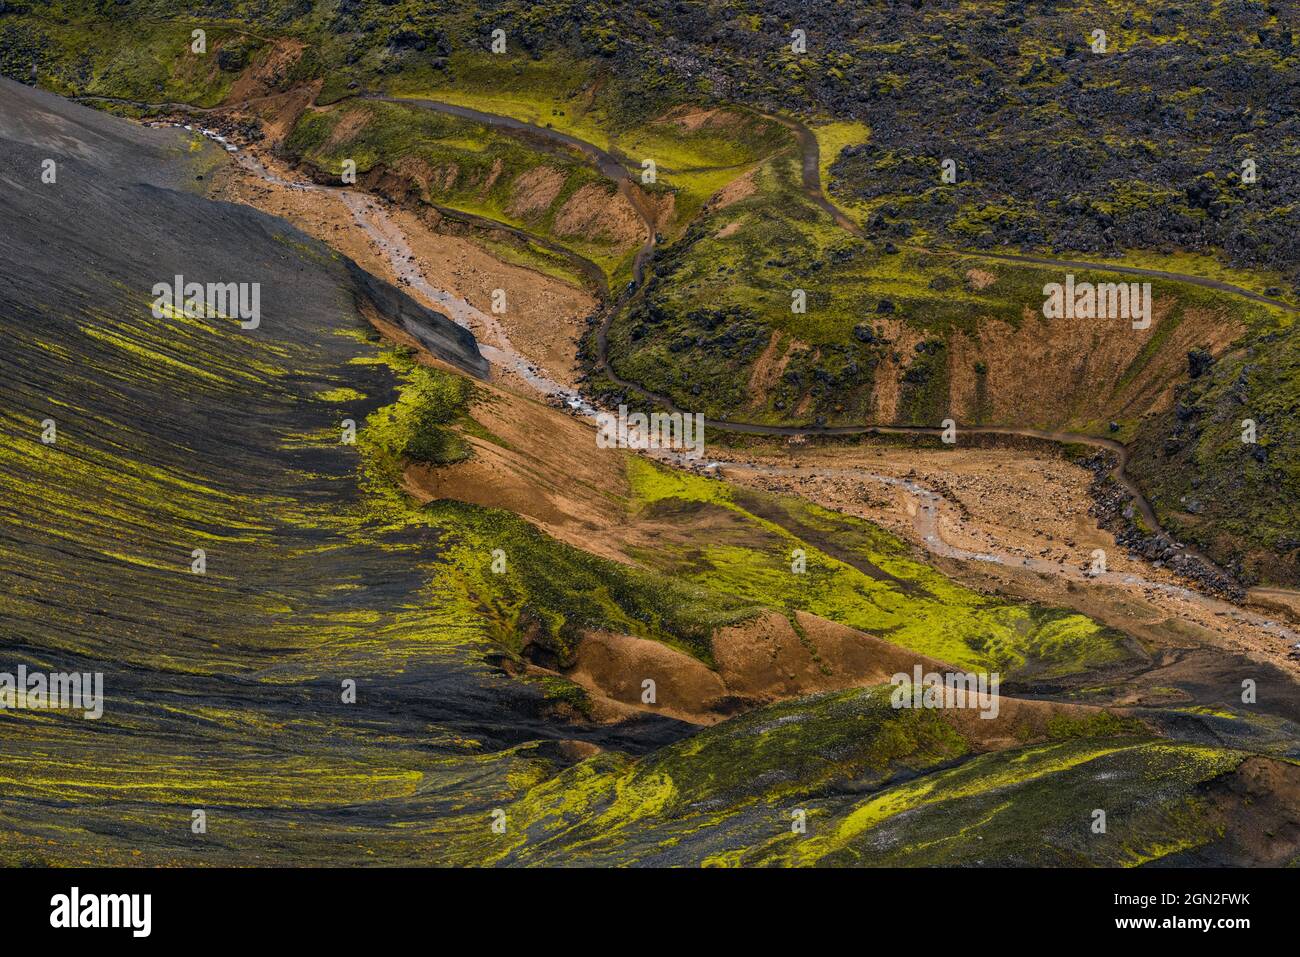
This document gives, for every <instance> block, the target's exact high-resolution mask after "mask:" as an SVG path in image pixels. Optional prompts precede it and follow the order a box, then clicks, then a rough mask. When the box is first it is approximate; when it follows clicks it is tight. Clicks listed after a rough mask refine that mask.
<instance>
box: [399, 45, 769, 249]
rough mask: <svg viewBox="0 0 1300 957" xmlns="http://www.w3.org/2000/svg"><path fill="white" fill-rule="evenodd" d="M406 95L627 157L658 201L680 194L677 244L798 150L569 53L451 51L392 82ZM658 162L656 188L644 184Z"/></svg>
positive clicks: (751, 125)
mask: <svg viewBox="0 0 1300 957" xmlns="http://www.w3.org/2000/svg"><path fill="white" fill-rule="evenodd" d="M386 85H387V88H388V89H389V91H390V92H393V93H395V94H398V95H401V96H423V97H428V98H431V99H436V100H441V101H443V102H447V103H454V104H456V105H458V106H466V107H470V108H471V109H476V110H479V111H481V112H485V113H496V114H499V115H503V116H511V117H514V118H515V119H519V120H523V121H525V122H528V123H532V124H534V125H537V126H545V127H548V128H552V129H555V130H557V131H559V132H562V133H566V134H568V135H570V136H575V137H577V138H578V139H581V140H585V141H586V142H588V143H592V144H594V145H595V146H597V147H599V148H600V149H602V150H605V151H607V152H609V153H611V154H613V155H615V156H618V157H621V158H622V159H623V161H624V163H625V165H627V167H628V168H629V170H630V171H631V172H632V174H633V176H634V178H635V179H636V181H637V182H638V183H639V184H641V185H642V186H643V187H644V188H645V189H646V191H647V192H649V193H650V194H651V195H652V196H657V197H660V198H661V199H662V198H663V197H664V196H665V195H666V194H672V197H673V210H672V215H671V217H668V218H667V219H666V220H665V222H664V223H663V224H662V229H663V231H664V232H665V234H666V235H668V236H669V237H674V236H676V235H677V234H679V233H680V231H681V230H682V229H683V228H684V227H685V226H686V225H687V224H688V223H689V222H691V221H692V220H693V219H694V218H695V216H696V215H697V214H698V213H699V210H700V208H701V207H702V206H703V204H704V203H705V202H706V201H707V200H708V199H709V197H711V196H712V195H714V194H715V193H716V192H717V191H718V190H719V189H721V188H722V187H724V186H726V185H727V184H728V183H729V182H731V181H732V180H734V179H736V178H737V177H739V176H741V175H743V174H744V173H745V172H746V170H747V169H749V168H750V167H752V166H753V165H754V164H756V163H758V162H760V161H761V160H763V159H764V158H765V157H767V156H769V155H771V154H773V153H776V152H779V151H782V150H786V149H790V148H791V147H792V146H793V138H792V137H791V136H790V135H789V133H788V132H787V131H786V130H785V129H784V128H783V127H782V126H781V125H780V124H778V123H775V122H773V121H771V120H767V119H765V118H763V117H761V116H759V115H758V114H756V113H754V112H753V111H750V110H745V109H741V108H737V107H733V106H716V107H712V106H710V107H704V106H702V107H699V110H700V111H707V112H708V113H710V114H712V115H710V116H709V117H708V118H707V119H704V120H699V121H694V122H693V121H692V120H690V119H684V117H689V116H690V114H691V113H693V112H695V111H696V108H695V107H693V106H691V105H690V104H692V103H693V102H695V101H697V100H698V99H699V98H698V97H696V96H692V95H690V93H689V92H688V91H685V90H681V89H679V88H677V87H675V86H668V87H654V88H650V89H647V88H646V84H645V83H642V82H629V80H627V79H626V78H620V77H619V76H617V75H611V74H610V73H608V72H607V71H605V70H603V69H601V68H600V66H599V65H598V64H593V63H585V64H584V63H580V62H577V61H574V60H572V59H571V58H568V57H565V56H563V55H549V56H545V57H540V58H529V57H525V56H522V55H520V56H510V55H506V56H490V55H488V56H485V55H483V54H482V53H480V52H477V51H463V52H457V53H453V54H452V55H451V56H450V57H449V58H448V63H447V65H446V67H445V68H444V69H441V70H437V71H434V70H423V69H419V68H417V69H414V70H410V71H405V72H403V73H402V74H401V75H400V76H398V77H395V78H393V79H392V80H391V81H388V83H387V84H386ZM647 159H649V160H653V161H654V163H655V182H654V183H644V182H643V181H642V178H641V174H642V171H643V165H642V164H643V162H644V161H645V160H647Z"/></svg>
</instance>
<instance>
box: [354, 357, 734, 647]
mask: <svg viewBox="0 0 1300 957" xmlns="http://www.w3.org/2000/svg"><path fill="white" fill-rule="evenodd" d="M387 359H388V361H389V362H390V363H391V364H392V366H393V368H394V369H395V370H396V371H397V372H398V374H399V375H400V377H401V382H402V385H401V389H400V394H399V397H398V400H397V401H396V402H395V403H393V404H392V405H390V406H386V407H384V408H382V409H379V410H377V411H376V412H374V413H373V414H371V416H370V417H369V418H368V419H367V420H366V423H365V426H364V428H363V429H362V430H361V432H360V433H359V435H358V445H359V446H360V448H361V461H362V466H361V468H362V479H361V481H362V485H363V487H364V488H366V489H367V490H368V492H369V501H368V507H369V508H370V509H371V510H372V511H373V513H374V514H375V515H376V517H377V518H379V519H380V520H381V521H383V522H385V523H388V524H391V525H392V526H394V527H401V526H412V527H429V528H433V529H437V530H438V533H439V543H440V548H441V549H442V556H441V557H442V561H443V564H442V565H441V566H440V568H439V569H438V570H437V571H436V572H435V573H434V575H433V581H432V584H431V586H430V588H431V589H432V591H433V592H434V593H435V594H436V595H437V596H438V601H439V603H440V604H441V605H442V606H444V607H446V608H450V609H455V610H456V612H457V614H458V615H460V616H463V618H464V620H466V621H467V622H468V621H476V622H479V623H481V626H482V628H483V629H484V630H485V632H486V633H487V634H488V635H490V637H491V638H492V639H493V640H494V641H495V642H496V643H497V644H498V645H499V646H500V647H501V648H502V649H504V650H505V651H507V652H508V653H511V654H515V655H518V654H520V653H521V652H523V651H524V650H525V649H526V648H527V647H528V646H535V647H534V649H533V652H530V653H534V654H535V652H536V651H537V650H539V649H540V650H543V651H545V652H546V653H547V654H548V655H549V656H550V657H549V658H548V661H550V662H553V663H558V664H566V663H568V662H570V661H571V660H572V657H573V653H574V650H575V648H576V645H577V643H578V642H579V641H580V640H581V636H582V633H583V632H584V631H588V630H597V629H598V630H605V631H613V632H617V633H624V634H631V635H637V636H639V637H643V638H649V639H652V640H656V641H661V642H663V643H665V644H667V645H669V646H671V647H675V648H677V649H678V650H681V651H683V652H685V653H687V654H690V655H693V656H695V657H697V658H700V659H701V660H703V661H704V662H705V663H709V664H711V663H712V645H711V636H712V634H713V632H714V631H715V630H716V629H717V628H719V627H723V626H725V625H730V624H735V623H737V622H739V621H742V620H744V619H745V618H747V617H752V616H753V615H754V614H757V612H758V611H759V608H758V607H757V606H756V605H754V604H753V603H750V602H746V601H744V600H742V599H738V598H736V597H733V596H729V595H726V594H724V593H721V592H718V591H716V590H712V589H709V588H707V587H701V586H700V585H697V584H696V583H693V582H690V581H683V580H680V579H675V578H672V577H670V576H666V575H662V574H657V573H654V572H648V571H645V570H641V569H637V568H633V567H629V566H626V565H622V564H620V563H617V562H612V561H609V560H608V559H604V558H599V557H597V556H594V555H591V554H588V553H586V552H583V551H580V550H579V549H576V548H573V547H572V546H569V545H566V544H564V543H562V542H559V541H557V540H555V539H553V538H551V537H550V536H548V535H546V534H545V533H543V532H541V531H539V530H538V529H537V528H536V527H534V526H533V525H531V524H529V523H528V522H527V521H526V520H524V519H522V518H520V517H519V516H517V515H515V514H513V513H512V512H508V511H505V510H502V509H487V508H480V507H477V506H472V505H467V504H464V503H461V502H454V501H448V500H440V501H436V502H433V503H430V504H429V505H426V506H417V505H416V504H415V503H414V502H412V501H411V499H410V498H409V496H408V495H407V493H406V491H405V485H404V482H403V473H404V471H405V469H406V468H407V466H409V465H411V464H417V465H421V464H422V465H431V466H434V467H437V466H441V465H449V464H452V463H454V462H457V461H461V460H463V459H464V458H466V457H468V456H469V455H471V454H472V451H471V448H472V446H471V443H470V442H469V441H468V438H467V436H478V437H484V436H485V435H486V431H485V430H483V428H482V426H479V425H478V424H477V423H475V422H474V421H473V419H472V416H471V414H470V411H469V410H470V405H471V400H472V397H473V387H472V386H471V385H470V384H469V382H468V381H467V380H465V379H463V378H462V377H460V376H457V375H455V374H453V373H449V372H443V371H441V370H437V369H433V368H430V367H428V366H423V365H416V364H414V363H413V362H412V361H411V359H410V357H409V356H408V355H405V354H403V353H401V352H397V351H390V352H389V353H387ZM487 437H488V438H489V439H490V438H491V437H490V435H489V436H487ZM494 566H495V568H494Z"/></svg>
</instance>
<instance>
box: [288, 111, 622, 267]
mask: <svg viewBox="0 0 1300 957" xmlns="http://www.w3.org/2000/svg"><path fill="white" fill-rule="evenodd" d="M286 149H287V150H288V151H289V153H290V155H291V156H293V157H294V158H295V159H296V160H297V161H299V162H302V163H306V164H308V165H310V166H312V167H315V168H316V169H318V170H320V171H321V173H322V174H325V175H328V176H338V175H339V174H341V173H342V171H343V163H344V161H345V160H347V159H351V160H352V161H354V162H355V163H356V166H357V173H358V175H360V176H365V174H367V173H371V172H372V171H373V172H374V173H375V174H376V175H377V176H381V175H383V174H390V175H395V176H398V177H400V178H403V179H405V180H406V181H407V184H408V188H409V189H410V190H412V191H414V192H415V194H416V195H417V196H418V198H420V199H421V200H423V201H425V202H428V203H432V204H435V205H438V206H442V207H447V208H450V209H454V210H460V211H462V212H466V213H470V214H473V215H476V216H482V217H486V218H488V219H493V220H496V221H499V222H504V223H508V224H510V225H512V226H516V227H518V228H520V229H523V230H526V231H528V232H531V233H534V234H536V235H539V236H542V237H544V238H546V239H549V240H551V241H553V242H556V243H558V244H560V245H562V246H566V247H568V248H572V249H573V250H574V251H575V252H577V253H579V254H580V255H582V256H584V257H586V258H588V259H591V260H594V261H595V262H596V263H598V264H599V265H600V266H601V268H602V269H603V270H604V271H605V274H606V276H607V277H609V278H610V280H611V282H612V281H614V278H613V277H616V276H622V275H623V274H624V273H627V274H629V275H630V269H631V259H632V256H633V254H634V253H635V251H636V249H637V248H638V247H639V245H640V240H639V239H637V238H630V239H629V238H626V237H618V236H613V235H600V234H596V235H592V234H589V233H587V232H583V233H582V234H578V233H575V232H574V231H572V229H570V230H568V231H566V232H564V233H563V234H561V231H560V229H559V228H558V227H557V220H558V219H559V217H560V213H561V211H562V210H563V209H564V206H565V204H566V203H567V202H568V201H569V200H570V199H572V197H573V196H574V194H575V193H577V192H578V191H579V190H581V189H583V188H584V187H589V186H596V187H597V188H599V189H601V190H603V191H605V192H606V193H608V194H611V195H612V193H613V191H614V186H613V184H611V183H609V182H608V181H607V180H605V179H604V177H602V176H601V175H600V173H599V172H598V171H597V170H595V169H594V168H592V167H591V166H589V165H588V164H587V163H585V162H584V161H583V160H582V159H581V158H580V157H578V156H576V155H569V154H567V153H564V152H561V151H549V150H547V151H544V150H542V149H540V148H538V147H537V146H536V145H535V144H529V143H528V142H527V141H525V140H521V139H516V138H514V137H511V136H507V135H505V134H502V133H498V132H496V131H494V130H492V128H491V127H487V126H483V125H481V124H478V123H473V122H470V121H468V120H463V119H460V118H458V117H453V116H447V115H445V114H441V113H436V112H434V111H432V110H425V109H421V108H419V107H417V106H406V105H402V104H394V103H384V102H373V101H372V102H350V103H348V104H345V105H343V106H339V107H335V108H333V109H330V110H326V111H317V112H309V113H305V114H304V115H303V116H302V118H301V119H300V120H299V121H298V123H297V125H296V126H295V128H294V130H293V132H292V134H291V135H290V137H289V139H288V141H287V143H286ZM529 173H535V175H537V176H539V177H540V178H541V179H543V180H550V179H552V178H555V179H557V180H558V183H557V186H558V188H557V189H556V190H555V191H554V195H547V194H545V193H544V194H543V195H542V197H541V200H540V201H531V200H530V198H529V195H528V191H529V189H530V187H529V186H528V183H529V180H527V179H525V180H523V181H521V179H520V178H521V177H524V176H527V175H528V174H529ZM531 188H532V189H533V190H537V191H539V192H542V191H544V189H545V187H544V186H543V185H542V183H540V182H539V183H538V184H536V185H534V186H532V187H531ZM398 198H400V197H398Z"/></svg>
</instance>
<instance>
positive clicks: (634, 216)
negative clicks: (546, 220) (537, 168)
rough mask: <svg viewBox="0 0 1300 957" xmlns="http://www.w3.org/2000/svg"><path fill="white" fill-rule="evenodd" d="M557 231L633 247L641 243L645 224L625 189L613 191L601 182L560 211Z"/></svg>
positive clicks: (587, 188) (570, 201)
mask: <svg viewBox="0 0 1300 957" xmlns="http://www.w3.org/2000/svg"><path fill="white" fill-rule="evenodd" d="M555 234H556V235H557V236H583V237H587V238H590V239H602V240H606V241H608V242H613V243H617V244H618V245H621V246H628V247H631V246H635V245H639V244H640V243H641V239H642V237H643V236H644V235H645V224H644V223H643V222H642V219H641V216H640V215H639V214H638V213H637V211H636V209H635V207H633V205H632V204H631V202H629V201H628V199H627V198H626V197H625V196H624V195H623V194H622V193H621V192H611V191H610V190H609V189H608V188H607V187H605V186H604V185H602V184H600V183H588V184H587V185H586V186H584V187H582V188H581V189H580V190H578V191H577V192H576V193H574V194H573V195H572V196H570V197H569V198H568V200H566V201H565V203H564V205H563V206H561V207H560V211H559V212H558V213H556V215H555Z"/></svg>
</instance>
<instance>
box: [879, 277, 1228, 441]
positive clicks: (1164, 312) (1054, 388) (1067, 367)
mask: <svg viewBox="0 0 1300 957" xmlns="http://www.w3.org/2000/svg"><path fill="white" fill-rule="evenodd" d="M971 272H975V270H971ZM1167 324H1172V325H1173V327H1172V328H1171V329H1166V328H1164V327H1165V326H1166V325H1167ZM1049 331H1050V333H1051V334H1050V335H1048V334H1047V333H1048V332H1049ZM1242 332H1243V327H1242V326H1241V324H1240V323H1239V322H1237V321H1236V320H1234V319H1232V318H1231V317H1230V316H1229V315H1227V314H1226V313H1224V312H1222V311H1218V310H1208V309H1198V308H1188V309H1185V310H1184V311H1183V312H1182V313H1181V314H1180V315H1179V316H1178V317H1175V316H1174V302H1173V300H1170V299H1158V300H1156V301H1155V302H1154V303H1153V305H1152V321H1151V327H1150V328H1149V329H1134V328H1133V327H1132V324H1131V323H1130V322H1129V321H1128V320H1120V319H1098V320H1077V321H1064V320H1059V319H1046V318H1044V317H1043V315H1042V313H1041V311H1038V310H1035V309H1030V308H1026V310H1025V314H1024V317H1023V319H1022V320H1021V322H1020V324H1019V325H1018V326H1012V325H1011V324H1009V323H1006V322H1001V321H998V320H994V319H984V320H982V321H981V322H980V323H979V324H978V332H977V333H976V334H974V335H970V334H967V335H956V336H953V337H952V338H951V339H950V341H949V364H948V376H949V395H950V404H949V408H950V409H951V410H952V411H953V412H954V413H956V417H957V418H958V420H959V421H960V420H962V419H966V420H975V419H976V417H977V416H979V415H980V414H981V412H982V413H983V420H984V421H987V422H996V423H1003V422H1016V423H1026V424H1034V425H1043V426H1059V425H1067V424H1070V423H1088V422H1104V421H1107V420H1111V419H1129V418H1136V417H1139V416H1141V415H1144V414H1146V413H1149V412H1152V411H1158V410H1161V409H1164V408H1166V407H1167V406H1168V404H1169V402H1170V401H1172V395H1173V388H1174V386H1175V385H1176V384H1177V383H1178V382H1179V381H1181V380H1182V379H1184V378H1185V376H1186V371H1187V353H1188V351H1189V350H1191V349H1195V348H1198V347H1206V348H1208V349H1209V350H1210V351H1211V353H1213V354H1215V355H1218V354H1221V353H1222V352H1223V351H1224V350H1226V349H1227V348H1228V346H1229V345H1230V344H1231V343H1232V342H1233V341H1234V340H1236V339H1237V338H1238V337H1239V336H1240V335H1241V333H1242ZM1156 336H1163V337H1164V341H1163V342H1162V343H1161V345H1160V347H1159V349H1158V351H1156V352H1155V354H1154V355H1152V356H1150V357H1149V358H1143V357H1142V354H1143V350H1144V349H1145V348H1146V347H1147V344H1148V342H1149V341H1150V340H1152V339H1153V338H1154V337H1156ZM909 345H910V343H906V342H903V343H900V344H899V345H897V346H896V348H899V349H900V351H904V352H905V351H906V348H907V347H908V346H909ZM977 365H980V366H981V367H982V368H984V369H985V370H986V371H985V373H984V374H983V375H979V374H977V372H976V367H977ZM1026 369H1033V370H1035V372H1034V375H1025V370H1026ZM901 371H902V370H900V372H901ZM981 379H982V380H983V381H982V383H981V381H980V380H981ZM981 394H982V395H981ZM982 397H983V400H984V405H983V406H981V398H982ZM882 421H888V420H887V419H883V420H882Z"/></svg>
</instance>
